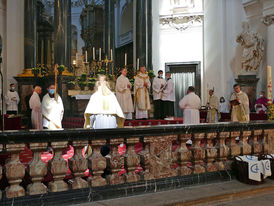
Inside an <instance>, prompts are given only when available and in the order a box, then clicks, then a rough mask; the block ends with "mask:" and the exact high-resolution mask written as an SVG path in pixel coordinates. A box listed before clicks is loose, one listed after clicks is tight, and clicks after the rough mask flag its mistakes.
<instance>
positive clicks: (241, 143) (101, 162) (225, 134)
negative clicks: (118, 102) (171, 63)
mask: <svg viewBox="0 0 274 206" xmlns="http://www.w3.org/2000/svg"><path fill="white" fill-rule="evenodd" d="M188 140H192V145H187V141H188ZM68 145H71V146H72V147H73V148H74V154H73V156H72V157H71V158H70V159H68V161H65V160H64V159H63V157H62V154H63V151H64V150H65V149H66V148H67V147H68ZM88 145H89V149H86V154H90V155H89V156H88V155H85V156H83V148H84V147H85V146H88ZM26 146H27V147H28V149H29V150H30V151H31V152H32V154H33V155H32V160H31V161H30V162H29V163H28V164H27V165H26V166H25V165H24V164H23V163H22V162H20V152H22V151H23V150H25V147H26ZM49 148H51V149H52V150H53V158H52V159H51V160H50V161H49V162H48V164H45V163H44V162H43V161H42V160H41V153H42V152H43V151H48V150H49ZM0 150H1V151H2V152H1V158H2V159H1V158H0V159H1V162H2V167H3V169H2V167H1V166H0V167H1V168H0V178H2V180H1V184H0V186H1V189H2V193H3V195H1V196H2V197H1V200H0V205H1V203H2V204H3V205H10V204H12V203H13V202H18V203H22V204H23V203H25V204H29V205H31V204H34V205H39V204H43V202H44V203H45V201H46V203H48V204H49V203H50V201H57V199H58V198H59V200H60V197H64V198H67V201H69V202H70V203H71V201H72V199H74V200H75V199H77V198H78V199H79V200H80V199H81V201H92V200H96V199H104V198H106V197H107V196H108V195H109V194H110V192H113V193H115V192H117V191H123V192H124V193H127V192H128V190H125V188H128V187H129V186H130V190H131V191H134V192H135V191H136V192H137V191H139V192H140V190H142V189H141V188H145V189H143V192H145V191H147V187H148V183H149V184H152V183H153V184H155V187H156V184H157V181H169V180H173V179H172V178H175V179H176V181H180V178H182V177H190V176H191V177H194V176H195V175H202V174H208V173H214V172H218V173H220V172H221V171H229V170H230V166H231V162H232V160H233V157H235V156H236V155H241V154H256V155H258V154H267V153H274V124H273V122H263V121H262V122H260V121H259V122H251V123H248V124H247V123H219V124H200V125H168V126H161V127H158V126H157V127H147V128H125V129H108V130H83V129H78V130H62V131H20V132H19V131H18V132H17V131H15V132H2V133H0ZM91 150H92V152H89V151H91ZM102 154H103V155H102ZM8 155H9V158H8V159H7V160H6V161H5V162H3V157H4V156H6V157H7V156H8ZM68 169H69V171H70V172H71V175H70V176H69V177H68V176H67V173H68ZM87 169H89V173H90V175H85V172H86V173H87ZM45 176H46V177H50V178H45ZM95 191H96V192H95ZM98 191H101V192H102V193H100V192H98ZM104 191H105V193H104ZM106 191H107V192H106ZM102 194H105V195H106V196H104V195H102ZM96 195H97V196H96ZM98 195H101V196H98ZM83 197H86V198H84V199H85V200H83ZM54 198H57V199H55V200H53V199H54ZM35 201H36V202H35ZM52 204H53V203H52Z"/></svg>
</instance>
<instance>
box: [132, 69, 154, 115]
mask: <svg viewBox="0 0 274 206" xmlns="http://www.w3.org/2000/svg"><path fill="white" fill-rule="evenodd" d="M145 82H146V83H147V85H148V86H147V87H145V86H144V83H145ZM150 86H151V84H150V81H149V77H148V75H147V74H146V73H141V72H140V73H138V75H136V77H135V81H134V99H135V101H134V104H135V108H136V113H135V118H136V119H143V118H148V110H150V101H149V88H150Z"/></svg>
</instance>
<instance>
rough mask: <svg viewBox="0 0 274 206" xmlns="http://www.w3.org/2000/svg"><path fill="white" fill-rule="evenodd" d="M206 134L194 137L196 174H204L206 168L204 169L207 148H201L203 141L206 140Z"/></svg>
mask: <svg viewBox="0 0 274 206" xmlns="http://www.w3.org/2000/svg"><path fill="white" fill-rule="evenodd" d="M204 137H205V134H204V133H201V134H194V137H193V143H194V146H193V147H192V150H193V157H194V159H193V161H194V171H193V172H194V174H200V173H204V172H205V171H206V170H205V167H204V164H205V162H204V159H205V148H204V146H203V147H201V141H202V139H204Z"/></svg>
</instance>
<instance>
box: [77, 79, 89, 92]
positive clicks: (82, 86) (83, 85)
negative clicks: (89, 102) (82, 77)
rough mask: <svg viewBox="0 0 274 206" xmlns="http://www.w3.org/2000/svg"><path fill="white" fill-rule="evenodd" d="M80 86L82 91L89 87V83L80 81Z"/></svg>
mask: <svg viewBox="0 0 274 206" xmlns="http://www.w3.org/2000/svg"><path fill="white" fill-rule="evenodd" d="M78 85H79V87H80V89H81V90H84V89H85V87H86V86H87V82H85V81H79V82H78Z"/></svg>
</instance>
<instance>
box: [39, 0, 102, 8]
mask: <svg viewBox="0 0 274 206" xmlns="http://www.w3.org/2000/svg"><path fill="white" fill-rule="evenodd" d="M44 3H45V4H46V5H47V6H49V7H51V8H53V7H54V0H44ZM90 4H93V5H103V4H104V0H71V7H83V6H86V5H90Z"/></svg>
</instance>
